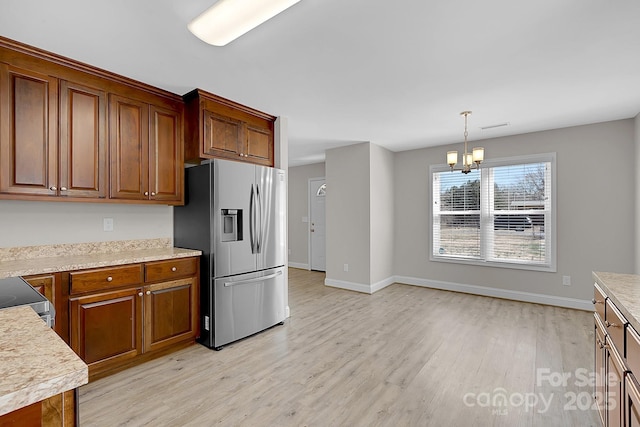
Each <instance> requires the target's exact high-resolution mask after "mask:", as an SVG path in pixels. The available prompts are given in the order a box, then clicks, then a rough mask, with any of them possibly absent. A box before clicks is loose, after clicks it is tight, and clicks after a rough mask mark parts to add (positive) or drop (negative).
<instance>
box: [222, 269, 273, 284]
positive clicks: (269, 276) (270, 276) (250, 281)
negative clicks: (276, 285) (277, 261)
mask: <svg viewBox="0 0 640 427" xmlns="http://www.w3.org/2000/svg"><path fill="white" fill-rule="evenodd" d="M281 275H282V271H278V272H276V273H273V274H269V275H268V276H262V277H256V278H255V279H248V280H238V281H237V282H225V283H224V286H225V287H229V286H236V285H245V284H247V283H255V282H262V281H263V280H269V279H273V278H274V277H277V276H281Z"/></svg>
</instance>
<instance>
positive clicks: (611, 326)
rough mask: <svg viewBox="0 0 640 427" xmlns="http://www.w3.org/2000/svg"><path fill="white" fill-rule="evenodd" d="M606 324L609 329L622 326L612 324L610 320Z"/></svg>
mask: <svg viewBox="0 0 640 427" xmlns="http://www.w3.org/2000/svg"><path fill="white" fill-rule="evenodd" d="M604 324H605V325H606V327H607V328H619V327H620V325H618V324H617V323H611V322H609V321H608V320H607V321H606V322H604Z"/></svg>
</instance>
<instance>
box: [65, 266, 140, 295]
mask: <svg viewBox="0 0 640 427" xmlns="http://www.w3.org/2000/svg"><path fill="white" fill-rule="evenodd" d="M69 278H70V281H71V293H72V294H76V293H81V292H89V291H97V290H101V289H109V288H115V287H119V286H127V285H138V284H141V283H142V264H135V265H125V266H123V267H112V268H111V267H110V268H101V269H96V270H86V271H80V272H73V273H70V274H69Z"/></svg>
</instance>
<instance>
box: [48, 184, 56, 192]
mask: <svg viewBox="0 0 640 427" xmlns="http://www.w3.org/2000/svg"><path fill="white" fill-rule="evenodd" d="M49 190H51V191H58V187H56V186H55V185H52V186H51V187H49Z"/></svg>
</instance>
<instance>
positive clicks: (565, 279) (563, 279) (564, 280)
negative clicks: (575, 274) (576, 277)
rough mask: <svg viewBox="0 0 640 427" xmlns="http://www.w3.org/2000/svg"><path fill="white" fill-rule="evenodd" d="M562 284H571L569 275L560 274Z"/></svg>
mask: <svg viewBox="0 0 640 427" xmlns="http://www.w3.org/2000/svg"><path fill="white" fill-rule="evenodd" d="M562 284H563V285H565V286H571V276H562Z"/></svg>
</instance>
